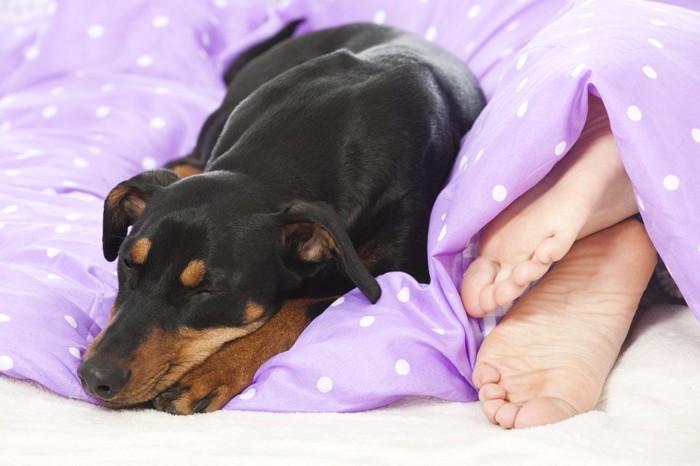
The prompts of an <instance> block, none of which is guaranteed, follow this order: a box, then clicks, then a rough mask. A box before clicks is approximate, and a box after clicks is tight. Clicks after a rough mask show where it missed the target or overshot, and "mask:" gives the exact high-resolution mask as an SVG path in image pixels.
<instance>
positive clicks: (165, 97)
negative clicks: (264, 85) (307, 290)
mask: <svg viewBox="0 0 700 466" xmlns="http://www.w3.org/2000/svg"><path fill="white" fill-rule="evenodd" d="M676 3H678V2H676ZM686 3H687V2H686ZM299 17H305V18H307V19H308V20H307V22H306V23H305V24H304V26H303V28H302V30H301V31H300V32H301V33H303V32H305V31H309V30H314V29H319V28H324V27H329V26H335V25H339V24H343V23H348V22H353V21H374V22H377V23H385V24H391V25H396V26H400V27H403V28H406V29H409V30H412V31H414V32H416V33H418V34H421V35H424V36H425V37H426V38H427V39H429V40H433V41H435V42H437V43H439V44H441V45H443V46H444V47H446V48H447V49H449V50H451V51H452V52H453V53H454V54H456V55H457V56H459V57H460V58H462V59H464V60H465V61H466V62H467V63H468V64H469V65H470V66H471V67H472V69H473V70H474V72H475V74H476V75H477V76H478V77H479V79H480V81H481V83H482V86H483V87H484V90H485V93H486V95H487V97H488V98H489V105H488V106H487V108H486V110H485V111H484V113H483V114H482V115H481V117H480V118H479V119H478V121H477V123H476V125H475V126H474V128H473V129H472V131H471V132H470V133H469V135H468V136H467V137H466V138H465V141H464V144H463V148H462V151H461V153H460V154H459V156H458V159H457V163H456V166H455V168H454V172H453V176H452V178H451V181H450V183H449V184H448V186H447V187H446V188H445V190H444V191H443V193H442V194H441V195H440V197H439V199H438V201H437V204H436V206H435V209H434V211H433V214H432V218H431V227H430V238H429V245H428V254H429V257H430V270H431V277H432V280H431V283H430V284H429V285H426V284H419V283H416V282H415V281H414V280H413V279H411V278H410V277H408V276H406V275H404V274H401V273H390V274H387V275H385V276H382V277H380V279H379V282H380V284H381V286H382V289H383V295H382V298H381V300H380V301H379V302H378V303H377V304H376V305H374V306H372V305H370V304H369V303H368V302H367V301H366V299H365V298H364V297H362V296H361V295H360V294H359V293H358V292H356V291H355V292H350V293H349V294H348V295H346V296H345V297H343V298H340V299H339V300H338V301H337V302H336V303H334V305H333V306H332V307H331V308H330V309H329V310H328V311H327V312H325V313H324V314H323V315H322V316H321V317H319V318H318V319H317V320H316V321H314V322H313V324H312V325H311V326H310V327H309V329H308V330H307V331H306V332H305V333H304V334H303V335H302V336H301V338H300V339H299V341H298V343H297V344H296V345H295V346H294V348H292V350H290V351H288V352H287V353H284V354H281V355H279V356H277V357H275V358H273V359H272V360H271V361H269V362H268V363H267V364H265V365H264V366H263V367H262V368H261V369H260V370H259V371H258V374H257V375H256V378H255V382H254V384H253V385H252V386H251V387H250V388H248V389H247V390H246V391H244V392H243V393H242V394H241V395H239V396H238V397H236V398H235V399H234V400H232V401H231V402H230V403H229V404H228V405H227V407H228V408H232V409H255V410H270V411H355V410H363V409H369V408H373V407H377V406H382V405H385V404H388V403H390V402H392V401H394V400H397V399H399V398H401V397H403V396H406V395H424V396H434V397H438V398H442V399H446V400H462V401H471V400H475V399H476V391H475V390H474V388H473V387H472V385H471V383H470V379H471V369H472V366H473V363H474V359H475V356H476V351H477V348H478V347H479V345H480V343H481V341H482V340H483V338H484V335H485V334H487V333H488V331H489V330H490V329H491V328H493V326H494V325H495V323H496V319H497V318H496V317H495V316H489V317H487V318H484V319H471V318H468V317H467V316H466V314H465V313H464V310H463V309H462V305H461V301H460V299H459V295H458V290H459V285H460V282H461V277H462V273H463V272H464V270H465V268H466V266H467V265H468V263H469V261H470V260H471V258H472V257H473V254H474V251H475V250H476V247H477V243H476V241H477V240H478V233H479V231H480V229H481V228H482V227H483V226H484V225H485V224H486V223H487V222H488V221H489V220H490V219H492V218H493V217H494V216H495V215H496V214H498V212H500V211H501V210H502V209H503V208H504V207H505V206H507V205H508V203H509V202H511V201H513V200H514V199H516V198H517V197H518V196H519V195H521V194H522V193H524V192H525V191H526V190H528V189H529V188H530V187H532V186H533V185H534V184H536V183H537V182H538V181H539V180H540V179H542V178H543V177H544V176H545V175H546V174H547V172H548V171H549V170H550V169H551V168H552V166H553V165H554V164H555V163H556V162H557V161H558V160H560V159H561V157H564V156H565V155H566V152H567V150H568V149H569V148H570V147H571V146H572V145H573V144H574V142H575V141H576V139H577V137H578V135H579V134H580V132H581V129H582V127H583V124H584V121H585V118H586V111H587V94H588V93H589V92H590V93H593V94H595V95H597V96H599V97H601V98H602V100H603V102H604V103H605V105H606V107H607V109H608V113H609V115H610V121H611V125H612V129H613V133H614V135H615V139H616V141H617V144H618V147H619V150H620V153H621V154H622V158H623V162H624V164H625V167H626V169H627V171H628V173H629V175H630V177H631V179H632V182H633V184H634V188H635V193H636V196H637V200H638V204H639V208H640V211H641V214H642V217H643V219H644V222H645V225H646V228H647V230H648V231H649V234H650V236H651V238H652V240H653V242H654V244H655V246H656V248H657V249H658V251H659V253H660V255H661V256H662V258H663V259H664V261H665V263H666V265H667V266H668V268H669V270H670V272H671V273H672V275H673V277H674V279H675V281H676V282H677V284H678V286H679V287H680V289H681V291H682V292H683V294H684V295H685V297H686V299H687V301H688V303H689V305H690V307H691V308H692V309H693V310H694V312H695V313H696V315H698V316H700V282H699V281H698V279H697V272H698V271H700V184H698V180H697V177H698V176H700V105H698V103H699V102H700V88H698V83H699V82H700V54H699V52H698V50H700V14H698V13H696V12H694V11H690V10H687V9H683V8H679V7H677V6H673V5H668V4H662V3H653V2H646V1H640V0H620V1H616V2H608V1H605V0H598V1H596V0H587V1H582V2H576V3H572V4H569V3H567V2H566V1H564V0H539V1H538V0H529V1H528V0H518V1H515V0H512V1H510V0H509V1H488V2H480V1H476V0H467V1H463V0H451V1H448V0H445V1H439V0H394V1H391V0H380V1H377V0H373V1H369V0H367V1H365V0H362V1H356V0H335V1H330V0H328V1H326V0H307V1H304V0H292V1H288V2H286V4H284V5H282V6H280V7H278V8H276V9H275V8H268V7H266V6H265V2H262V1H259V0H247V1H246V0H237V1H233V0H231V1H227V0H215V1H212V2H209V1H192V2H184V1H183V2H173V1H151V2H148V1H145V0H129V1H123V2H92V1H88V0H73V1H71V2H61V3H60V4H58V3H56V4H51V6H50V8H49V12H48V15H47V16H46V18H42V19H41V20H38V21H36V22H34V23H32V24H27V25H24V26H21V27H14V28H9V29H3V30H0V44H1V45H0V373H1V374H4V375H6V376H10V377H16V378H20V379H30V380H35V381H37V382H39V383H41V384H43V385H45V386H46V387H48V388H49V389H51V390H53V391H55V392H57V393H60V394H62V395H65V396H70V397H75V398H80V399H84V400H88V401H93V400H91V399H90V398H89V397H88V396H87V395H85V393H84V392H83V391H82V389H81V387H80V383H79V381H78V379H77V376H76V370H77V367H78V364H79V361H80V358H81V355H82V353H83V352H84V350H85V348H86V347H87V346H88V345H89V343H90V342H91V341H92V340H93V339H94V338H95V336H96V335H97V334H98V333H99V332H100V330H101V328H102V327H103V326H104V325H105V323H106V321H107V317H108V313H109V308H110V305H111V304H112V302H113V300H114V297H115V294H116V286H117V279H116V276H115V265H114V264H113V263H107V262H106V261H105V260H104V259H103V257H102V252H101V246H100V245H101V215H102V200H103V198H104V196H105V195H106V193H107V192H109V190H110V189H111V188H112V187H113V186H114V185H115V184H116V183H118V182H119V181H122V180H124V179H126V178H128V177H130V176H132V175H134V174H135V173H137V172H139V171H141V170H143V169H148V168H154V167H157V166H160V165H162V164H163V163H165V162H166V161H168V160H170V159H173V158H176V157H178V156H180V155H183V154H185V153H187V152H188V150H189V149H190V148H191V147H192V145H193V144H194V140H195V138H196V135H197V132H198V131H199V128H200V125H201V123H202V122H203V119H204V118H205V117H206V115H207V114H208V112H210V111H211V110H213V109H214V108H215V107H216V105H217V104H218V102H219V101H220V99H221V98H222V96H223V92H224V87H223V83H222V80H221V74H222V70H223V69H224V67H225V65H226V63H228V62H229V61H230V60H231V58H232V57H234V56H235V55H236V54H238V53H240V52H241V51H242V50H244V49H245V48H246V47H248V46H250V45H251V44H253V43H256V42H258V41H260V40H261V39H263V38H265V37H268V36H269V35H271V34H272V33H273V32H275V31H277V30H278V29H279V28H280V27H281V26H282V25H283V24H285V23H286V22H288V21H289V20H291V19H295V18H299ZM502 312H503V310H502V311H501V313H502Z"/></svg>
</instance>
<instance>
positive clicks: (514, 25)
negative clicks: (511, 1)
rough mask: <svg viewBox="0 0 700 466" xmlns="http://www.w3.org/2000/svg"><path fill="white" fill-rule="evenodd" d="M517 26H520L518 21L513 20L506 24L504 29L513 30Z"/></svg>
mask: <svg viewBox="0 0 700 466" xmlns="http://www.w3.org/2000/svg"><path fill="white" fill-rule="evenodd" d="M518 26H520V21H518V20H515V21H513V22H512V23H510V24H509V25H508V26H506V31H508V32H513V31H515V30H516V29H518Z"/></svg>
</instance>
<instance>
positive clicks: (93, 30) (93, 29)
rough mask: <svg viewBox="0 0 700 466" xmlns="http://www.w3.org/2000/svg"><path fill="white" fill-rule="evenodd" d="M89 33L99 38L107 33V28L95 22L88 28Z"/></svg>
mask: <svg viewBox="0 0 700 466" xmlns="http://www.w3.org/2000/svg"><path fill="white" fill-rule="evenodd" d="M87 35H88V36H90V37H91V38H93V39H99V38H100V37H102V36H104V35H105V28H104V26H102V25H100V24H93V25H92V26H90V27H89V28H88V29H87Z"/></svg>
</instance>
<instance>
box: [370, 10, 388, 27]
mask: <svg viewBox="0 0 700 466" xmlns="http://www.w3.org/2000/svg"><path fill="white" fill-rule="evenodd" d="M385 19H386V11H384V10H379V11H377V12H376V13H375V14H374V16H373V17H372V21H373V22H375V23H377V24H384V20H385Z"/></svg>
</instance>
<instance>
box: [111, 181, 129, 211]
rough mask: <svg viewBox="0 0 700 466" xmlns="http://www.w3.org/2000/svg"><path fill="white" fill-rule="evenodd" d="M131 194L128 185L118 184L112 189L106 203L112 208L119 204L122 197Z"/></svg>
mask: <svg viewBox="0 0 700 466" xmlns="http://www.w3.org/2000/svg"><path fill="white" fill-rule="evenodd" d="M127 194H129V188H127V187H126V186H122V185H118V186H116V187H115V188H114V189H112V190H111V191H110V192H109V194H108V195H107V199H106V204H107V206H108V207H109V208H110V209H114V208H116V207H118V206H119V204H120V203H121V202H122V199H124V197H125V196H126V195H127Z"/></svg>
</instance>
